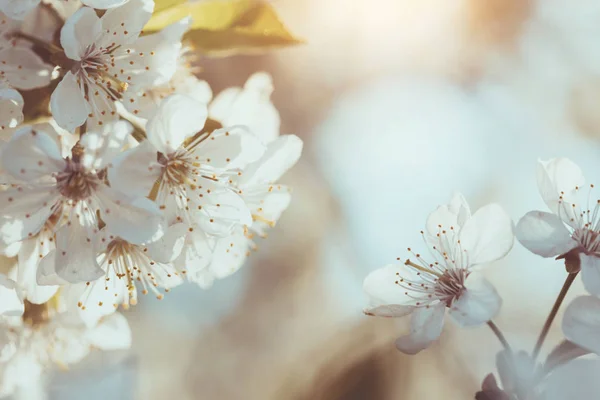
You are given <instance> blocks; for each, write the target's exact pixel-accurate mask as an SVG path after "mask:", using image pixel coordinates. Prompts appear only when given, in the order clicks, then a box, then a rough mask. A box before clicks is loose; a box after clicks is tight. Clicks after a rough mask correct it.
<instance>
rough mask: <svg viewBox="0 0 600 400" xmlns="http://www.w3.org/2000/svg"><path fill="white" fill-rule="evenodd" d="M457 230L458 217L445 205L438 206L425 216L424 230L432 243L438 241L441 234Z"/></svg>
mask: <svg viewBox="0 0 600 400" xmlns="http://www.w3.org/2000/svg"><path fill="white" fill-rule="evenodd" d="M458 228H459V225H458V215H457V214H456V213H454V212H453V211H451V210H450V209H449V208H448V206H447V205H445V204H444V205H441V206H439V207H438V208H436V209H435V210H434V211H432V212H431V213H430V214H429V215H428V216H427V222H426V224H425V229H426V231H427V235H428V240H430V241H431V242H432V243H437V242H438V241H439V238H438V235H441V234H442V233H443V232H448V233H450V232H457V231H458Z"/></svg>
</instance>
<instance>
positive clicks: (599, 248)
mask: <svg viewBox="0 0 600 400" xmlns="http://www.w3.org/2000/svg"><path fill="white" fill-rule="evenodd" d="M572 238H573V239H574V240H576V241H577V242H578V243H579V244H580V245H581V246H582V247H583V249H584V251H585V252H586V253H587V254H590V253H597V252H600V233H599V232H596V231H592V230H590V229H587V228H580V229H576V230H575V231H574V232H573V235H572Z"/></svg>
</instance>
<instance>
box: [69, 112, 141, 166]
mask: <svg viewBox="0 0 600 400" xmlns="http://www.w3.org/2000/svg"><path fill="white" fill-rule="evenodd" d="M131 132H133V127H132V126H131V124H130V123H129V122H127V121H116V122H112V123H109V124H106V125H103V126H102V128H101V129H99V130H97V131H93V132H86V134H85V135H84V136H83V137H82V138H81V140H80V142H79V143H80V144H81V146H82V147H83V156H82V158H81V161H82V164H83V165H84V166H85V167H86V168H87V169H96V170H101V169H103V168H105V167H107V166H109V165H110V162H111V161H112V160H113V159H114V158H115V157H116V156H117V155H119V154H120V153H121V151H122V150H123V147H124V146H125V144H126V143H127V140H128V139H129V135H130V134H131Z"/></svg>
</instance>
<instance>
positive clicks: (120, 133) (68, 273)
mask: <svg viewBox="0 0 600 400" xmlns="http://www.w3.org/2000/svg"><path fill="white" fill-rule="evenodd" d="M130 132H131V127H130V126H129V125H128V124H127V123H125V122H116V123H114V124H110V125H107V126H105V128H104V130H103V131H102V132H99V133H94V132H87V133H86V134H85V135H84V137H83V138H82V139H81V141H80V142H79V144H78V145H77V146H75V147H74V148H73V150H72V154H71V156H70V157H67V158H63V157H62V155H61V153H60V150H59V148H58V145H57V143H56V141H54V140H53V139H52V138H51V137H50V136H49V135H48V134H46V133H45V132H42V131H37V130H34V129H32V128H31V127H23V128H21V129H19V130H18V131H17V132H16V133H15V135H14V136H13V138H12V139H11V141H10V142H8V143H7V144H6V145H5V146H4V149H3V151H2V159H1V163H2V166H3V168H4V170H5V171H6V172H7V173H8V174H10V175H11V176H12V178H13V179H14V180H17V181H20V182H21V183H20V184H14V183H13V184H11V186H10V187H9V188H8V189H7V190H5V191H2V192H0V204H1V206H2V219H0V241H2V242H3V243H4V244H11V243H15V242H18V241H21V240H24V239H28V238H33V237H35V236H36V235H37V234H38V233H39V232H40V231H42V230H43V229H44V228H48V229H50V230H51V231H52V232H56V239H55V240H56V242H55V245H56V251H55V252H54V253H55V254H56V257H57V258H58V259H57V264H58V265H60V272H59V273H60V275H61V276H62V277H63V278H64V279H66V280H67V281H69V282H79V281H89V280H94V279H96V278H98V274H101V273H102V272H101V270H100V269H99V268H97V267H94V264H93V260H94V257H95V254H94V251H93V246H92V245H91V243H92V236H93V235H94V233H95V232H97V230H98V226H99V225H98V224H99V218H101V220H102V222H103V223H104V224H105V225H106V226H107V227H108V228H109V229H110V230H111V231H112V232H115V234H118V235H119V236H120V237H123V238H125V239H127V240H129V241H131V242H134V243H143V242H146V241H148V240H152V239H155V238H158V237H160V236H161V235H162V233H163V225H162V223H163V217H162V214H161V212H160V210H159V209H158V208H157V207H156V205H155V204H154V203H153V202H152V201H150V200H148V199H146V198H143V197H132V196H129V195H126V194H124V193H122V192H118V191H116V190H115V189H114V188H112V187H110V186H109V185H108V184H107V181H106V167H107V166H108V165H109V164H110V161H111V159H112V158H113V156H114V155H115V154H118V152H120V150H121V148H122V147H123V142H124V140H125V139H126V138H127V136H128V135H129V134H130Z"/></svg>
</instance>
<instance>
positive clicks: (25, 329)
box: [0, 305, 131, 396]
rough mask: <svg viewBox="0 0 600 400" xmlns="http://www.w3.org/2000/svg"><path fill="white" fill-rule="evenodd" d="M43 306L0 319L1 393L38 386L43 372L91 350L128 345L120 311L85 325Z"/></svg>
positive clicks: (127, 335) (63, 367)
mask: <svg viewBox="0 0 600 400" xmlns="http://www.w3.org/2000/svg"><path fill="white" fill-rule="evenodd" d="M46 308H47V306H46V305H40V306H31V307H30V308H29V309H26V311H25V314H24V315H23V317H13V318H5V319H4V320H3V321H0V337H1V339H0V354H1V356H0V357H1V358H0V360H1V362H0V396H7V395H10V394H12V393H14V392H15V391H16V390H19V389H20V388H22V387H28V386H30V385H37V384H38V382H39V380H40V379H41V378H42V376H43V375H44V374H45V373H49V372H51V371H52V370H56V369H65V368H66V367H68V366H69V365H71V364H75V363H78V362H80V361H81V360H83V359H84V358H85V357H86V356H87V355H88V354H89V353H90V351H91V350H92V349H98V350H105V351H106V350H123V349H127V348H129V347H130V346H131V331H130V329H129V325H128V323H127V320H126V319H125V317H123V316H122V315H121V314H118V313H115V314H112V315H110V316H108V317H106V318H105V319H103V320H102V321H100V322H99V323H98V324H97V325H96V326H93V327H87V326H86V325H84V324H81V323H77V322H74V321H73V320H72V319H71V318H70V317H69V316H68V315H67V314H62V313H59V314H56V315H53V316H48V315H47V313H48V311H47V310H46ZM48 318H49V319H48Z"/></svg>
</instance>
